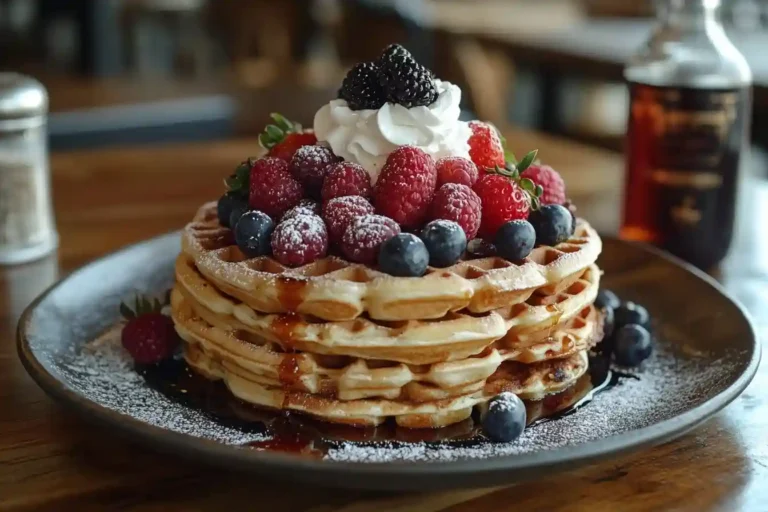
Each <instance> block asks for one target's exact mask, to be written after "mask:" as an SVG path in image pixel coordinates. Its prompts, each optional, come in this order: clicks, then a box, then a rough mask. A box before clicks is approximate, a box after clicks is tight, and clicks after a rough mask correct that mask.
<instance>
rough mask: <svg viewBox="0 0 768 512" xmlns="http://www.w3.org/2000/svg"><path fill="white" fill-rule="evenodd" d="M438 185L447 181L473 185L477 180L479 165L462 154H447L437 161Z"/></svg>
mask: <svg viewBox="0 0 768 512" xmlns="http://www.w3.org/2000/svg"><path fill="white" fill-rule="evenodd" d="M435 169H437V186H438V188H439V187H440V186H441V185H444V184H446V183H459V184H460V185H466V186H468V187H471V186H473V185H474V184H475V182H476V181H477V174H478V172H477V166H476V165H475V164H474V163H473V162H472V161H471V160H467V159H466V158H462V157H460V156H447V157H444V158H441V159H440V160H438V161H437V162H436V163H435Z"/></svg>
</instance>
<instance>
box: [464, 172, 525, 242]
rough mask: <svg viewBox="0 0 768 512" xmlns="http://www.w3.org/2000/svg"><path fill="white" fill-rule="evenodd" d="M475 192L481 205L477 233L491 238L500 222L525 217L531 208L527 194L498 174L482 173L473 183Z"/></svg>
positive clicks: (514, 183)
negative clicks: (481, 210)
mask: <svg viewBox="0 0 768 512" xmlns="http://www.w3.org/2000/svg"><path fill="white" fill-rule="evenodd" d="M474 191H475V193H477V195H478V196H479V197H480V201H481V203H482V206H483V217H482V221H481V223H480V229H479V231H478V234H479V235H480V236H481V237H483V238H487V239H493V237H494V236H495V235H496V231H498V229H499V228H500V227H501V226H502V224H504V223H506V222H509V221H510V220H516V219H526V218H527V217H528V212H529V211H530V208H531V200H530V197H529V196H528V194H526V192H525V191H524V190H523V189H522V188H520V186H519V185H518V184H517V183H516V182H515V181H512V180H510V179H509V178H507V177H506V176H502V175H500V174H490V173H486V174H482V175H481V176H480V178H479V179H478V180H477V183H475V187H474Z"/></svg>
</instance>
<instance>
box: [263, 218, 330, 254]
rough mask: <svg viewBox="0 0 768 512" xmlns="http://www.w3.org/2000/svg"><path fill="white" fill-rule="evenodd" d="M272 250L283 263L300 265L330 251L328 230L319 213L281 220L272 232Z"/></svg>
mask: <svg viewBox="0 0 768 512" xmlns="http://www.w3.org/2000/svg"><path fill="white" fill-rule="evenodd" d="M272 251H273V252H274V254H275V258H277V260H278V261H279V262H280V263H282V264H283V265H288V266H292V267H295V266H299V265H304V264H306V263H310V262H312V261H315V260H316V259H318V258H322V257H323V256H325V255H326V253H327V252H328V231H327V230H326V228H325V222H323V219H321V218H320V217H319V216H317V215H303V214H300V215H297V216H295V217H292V218H290V219H288V220H286V221H283V222H281V223H280V224H278V226H277V227H276V228H275V231H274V233H272Z"/></svg>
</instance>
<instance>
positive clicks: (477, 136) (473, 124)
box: [469, 121, 504, 171]
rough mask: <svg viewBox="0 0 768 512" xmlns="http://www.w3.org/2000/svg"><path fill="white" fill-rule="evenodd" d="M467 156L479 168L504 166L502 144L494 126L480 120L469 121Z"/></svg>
mask: <svg viewBox="0 0 768 512" xmlns="http://www.w3.org/2000/svg"><path fill="white" fill-rule="evenodd" d="M469 127H470V129H471V130H472V135H471V136H470V137H469V157H470V158H471V159H472V161H473V162H474V163H475V165H477V166H478V167H479V168H480V170H481V171H482V170H483V169H493V168H494V167H496V166H499V167H504V146H503V145H502V143H501V138H500V137H499V134H498V132H497V131H496V128H494V127H493V126H491V125H490V124H488V123H483V122H481V121H470V122H469Z"/></svg>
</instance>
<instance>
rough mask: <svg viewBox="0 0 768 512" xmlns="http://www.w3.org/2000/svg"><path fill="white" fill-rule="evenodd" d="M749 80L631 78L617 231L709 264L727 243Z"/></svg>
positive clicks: (702, 265) (703, 265)
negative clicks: (737, 84) (698, 83)
mask: <svg viewBox="0 0 768 512" xmlns="http://www.w3.org/2000/svg"><path fill="white" fill-rule="evenodd" d="M749 99H750V91H749V89H748V88H736V89H692V88H680V87H657V86H650V85H645V84H640V83H633V82H631V83H630V114H629V124H628V130H627V137H628V141H627V170H628V172H627V181H626V189H625V194H624V221H623V224H622V229H621V234H622V236H623V237H625V238H628V239H632V240H641V241H645V242H651V243H653V244H656V245H658V246H660V247H662V248H663V249H666V250H668V251H669V252H671V253H673V254H675V255H677V256H679V257H681V258H683V259H685V260H687V261H689V262H691V263H693V264H694V265H696V266H698V267H700V268H704V269H709V268H710V267H712V266H714V265H716V264H717V263H719V262H720V261H721V260H722V259H723V257H725V255H726V253H727V251H728V248H729V246H730V244H731V238H732V234H733V224H734V216H735V209H736V189H737V183H738V171H739V165H740V160H741V155H742V151H743V149H744V147H745V141H746V139H747V137H748V134H747V128H746V127H747V113H748V112H749V110H748V105H749Z"/></svg>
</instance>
